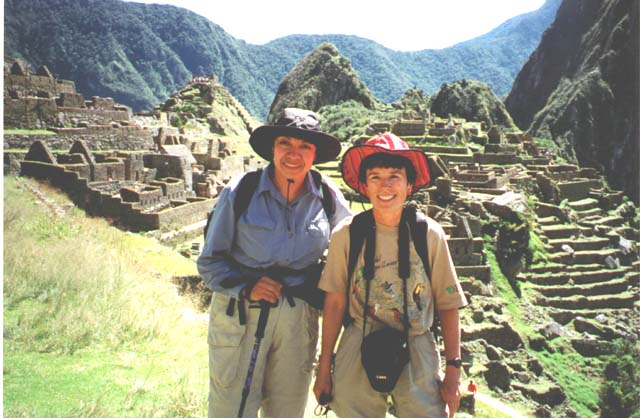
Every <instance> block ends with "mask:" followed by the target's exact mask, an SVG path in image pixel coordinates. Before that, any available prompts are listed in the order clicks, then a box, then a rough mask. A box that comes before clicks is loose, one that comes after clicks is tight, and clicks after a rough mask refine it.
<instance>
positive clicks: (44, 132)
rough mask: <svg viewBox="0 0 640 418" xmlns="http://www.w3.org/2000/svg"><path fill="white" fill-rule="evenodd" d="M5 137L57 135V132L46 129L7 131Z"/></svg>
mask: <svg viewBox="0 0 640 418" xmlns="http://www.w3.org/2000/svg"><path fill="white" fill-rule="evenodd" d="M4 134H5V135H55V134H56V133H55V132H52V131H48V130H46V129H5V130H4Z"/></svg>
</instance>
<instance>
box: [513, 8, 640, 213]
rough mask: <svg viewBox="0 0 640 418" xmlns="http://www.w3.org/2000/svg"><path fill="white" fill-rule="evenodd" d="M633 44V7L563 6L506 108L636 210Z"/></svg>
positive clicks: (635, 22)
mask: <svg viewBox="0 0 640 418" xmlns="http://www.w3.org/2000/svg"><path fill="white" fill-rule="evenodd" d="M638 39H639V34H638V2H637V1H631V0H607V1H596V0H588V1H582V0H564V1H563V3H562V5H561V6H560V8H559V9H558V13H557V15H556V19H555V21H554V22H553V24H552V25H551V26H550V27H549V29H547V31H546V32H545V33H544V35H543V36H542V40H541V42H540V45H539V46H538V48H537V49H536V51H535V52H534V53H533V54H532V55H531V57H530V58H529V61H528V62H527V63H526V64H525V66H524V67H523V69H522V70H521V72H520V73H519V74H518V76H517V78H516V80H515V82H514V85H513V89H512V90H511V93H510V94H509V96H508V97H507V100H506V105H507V109H508V110H509V112H510V113H511V115H512V116H513V118H514V120H515V122H516V123H517V124H518V126H519V127H520V128H522V129H529V132H530V133H531V134H532V135H533V136H537V137H547V138H551V139H553V140H554V141H555V142H556V143H557V144H558V145H559V146H560V148H561V150H562V151H563V153H564V156H565V157H567V158H569V159H570V160H572V161H578V162H579V163H580V164H581V165H583V166H588V167H595V168H598V169H600V170H602V171H603V172H604V173H605V175H606V177H607V179H608V180H609V182H610V184H611V185H612V186H614V187H616V188H619V189H623V190H624V191H625V192H627V193H628V194H629V195H630V196H631V197H632V198H633V199H634V200H635V201H636V202H638V201H639V199H640V192H639V190H640V187H639V184H638V159H637V158H634V156H637V155H638V138H639V137H640V130H639V125H638V114H639V111H640V109H639V108H638V107H639V106H638V103H639V101H638V94H639V93H638V89H639V86H638V48H639V45H638V44H639V41H638Z"/></svg>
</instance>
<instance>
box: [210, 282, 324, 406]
mask: <svg viewBox="0 0 640 418" xmlns="http://www.w3.org/2000/svg"><path fill="white" fill-rule="evenodd" d="M229 299H230V298H229V296H226V295H223V294H220V293H215V292H214V294H213V298H212V301H211V311H210V316H209V319H210V321H209V336H208V339H207V340H208V343H209V374H210V377H209V418H235V417H237V416H238V410H239V407H240V400H241V399H242V389H243V387H244V383H245V379H246V377H247V370H248V368H249V362H250V359H251V353H252V351H253V345H254V342H255V333H256V327H257V323H258V317H259V316H260V307H259V306H258V305H257V304H251V306H250V303H249V302H248V301H247V302H246V304H245V305H246V312H247V324H246V325H240V322H239V320H238V312H235V314H234V315H233V316H228V315H227V314H226V310H227V305H228V303H229ZM295 304H296V306H295V307H291V306H290V305H289V303H288V302H287V301H286V299H283V298H281V299H280V301H279V303H278V306H276V307H273V308H271V310H270V312H269V320H268V321H267V327H266V329H265V335H264V338H263V339H262V342H261V344H260V350H259V352H258V357H257V361H256V365H255V369H254V373H253V380H252V383H251V390H250V393H249V397H248V398H247V403H246V406H245V410H244V415H243V417H245V418H255V417H257V415H258V410H259V409H260V410H261V417H262V418H302V416H303V414H304V410H305V405H306V403H307V397H308V394H309V384H310V383H311V372H312V368H313V361H314V359H315V356H316V344H317V342H318V315H319V312H318V310H316V309H315V308H313V307H311V306H309V305H308V304H307V303H306V302H304V301H302V300H300V299H295Z"/></svg>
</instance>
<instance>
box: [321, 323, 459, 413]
mask: <svg viewBox="0 0 640 418" xmlns="http://www.w3.org/2000/svg"><path fill="white" fill-rule="evenodd" d="M367 328H368V327H367ZM361 342H362V328H359V327H358V326H356V325H354V324H352V325H350V326H349V327H347V329H345V331H344V333H343V335H342V338H341V340H340V346H339V347H338V352H337V353H336V362H335V371H334V376H333V400H332V402H331V408H332V409H333V410H334V411H335V413H336V415H338V416H339V417H340V418H376V417H380V418H384V416H385V413H386V411H387V402H386V399H387V394H385V393H380V392H376V391H375V390H373V388H371V385H370V384H369V380H368V379H367V374H366V372H365V371H364V368H363V367H362V362H361V360H360V357H361V356H360V344H361ZM409 356H410V362H409V364H407V365H406V366H405V368H404V370H403V372H402V374H401V375H400V378H399V380H398V383H397V384H396V387H395V388H394V390H393V392H391V397H392V398H393V403H394V405H395V409H396V414H397V417H398V418H422V417H424V418H427V417H428V418H446V416H447V414H446V410H445V404H444V402H443V401H442V398H441V397H440V388H439V386H440V381H441V377H440V373H439V369H440V354H439V353H438V350H437V347H436V342H435V340H434V338H433V334H431V333H430V332H427V333H425V334H422V335H418V336H416V337H410V338H409Z"/></svg>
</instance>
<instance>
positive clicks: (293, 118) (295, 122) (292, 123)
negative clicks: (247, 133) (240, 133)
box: [249, 107, 341, 164]
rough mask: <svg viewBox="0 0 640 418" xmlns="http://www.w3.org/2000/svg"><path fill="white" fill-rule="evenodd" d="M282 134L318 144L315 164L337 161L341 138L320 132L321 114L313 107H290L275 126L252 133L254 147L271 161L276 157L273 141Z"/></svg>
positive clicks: (262, 127)
mask: <svg viewBox="0 0 640 418" xmlns="http://www.w3.org/2000/svg"><path fill="white" fill-rule="evenodd" d="M279 136H288V137H292V138H298V139H302V140H304V141H307V142H309V143H311V144H313V145H315V146H316V158H315V160H314V164H321V163H326V162H327V161H332V160H335V159H336V157H337V156H338V155H339V154H340V150H341V147H340V141H339V140H338V138H336V137H335V136H333V135H329V134H326V133H324V132H321V131H320V121H319V119H318V115H316V114H315V113H314V112H312V111H310V110H305V109H297V108H294V107H288V108H285V109H283V111H282V113H281V114H280V116H279V117H278V119H277V120H276V122H275V124H274V125H262V126H260V127H259V128H257V129H256V130H254V131H253V132H252V133H251V137H250V138H249V144H251V148H253V150H254V151H255V152H256V153H257V154H258V155H259V156H261V157H262V158H264V159H265V160H267V161H271V160H273V143H274V141H275V139H276V138H277V137H279Z"/></svg>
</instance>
